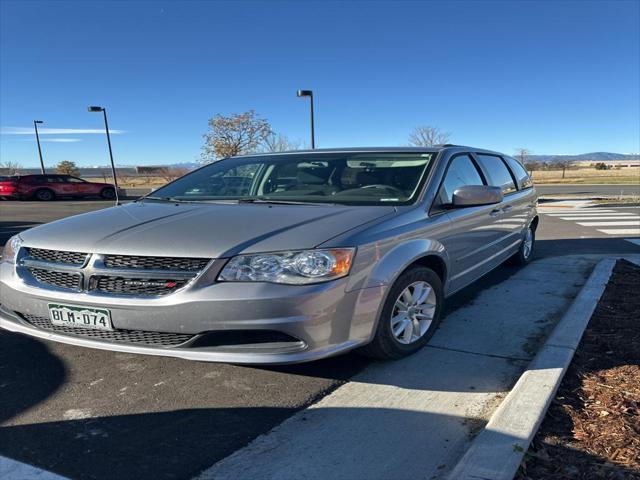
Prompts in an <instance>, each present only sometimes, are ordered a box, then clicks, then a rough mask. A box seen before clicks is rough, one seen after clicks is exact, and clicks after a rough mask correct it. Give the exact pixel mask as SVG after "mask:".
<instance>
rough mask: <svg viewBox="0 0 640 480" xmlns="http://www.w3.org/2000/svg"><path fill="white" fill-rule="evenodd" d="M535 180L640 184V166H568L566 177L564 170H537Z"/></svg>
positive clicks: (534, 174) (537, 181) (543, 182)
mask: <svg viewBox="0 0 640 480" xmlns="http://www.w3.org/2000/svg"><path fill="white" fill-rule="evenodd" d="M533 181H534V182H535V183H537V184H539V185H540V184H545V183H567V184H571V183H576V184H580V183H593V184H596V183H597V184H640V168H638V167H633V168H619V169H617V168H612V169H611V170H596V169H595V168H568V169H567V170H566V171H565V174H564V178H563V177H562V170H535V171H534V172H533Z"/></svg>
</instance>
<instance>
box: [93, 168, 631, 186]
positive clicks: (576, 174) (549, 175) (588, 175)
mask: <svg viewBox="0 0 640 480" xmlns="http://www.w3.org/2000/svg"><path fill="white" fill-rule="evenodd" d="M185 173H186V172H185ZM176 178H177V176H175V175H166V176H158V175H154V176H152V175H144V176H142V175H141V176H119V177H118V184H119V185H120V187H122V188H158V187H160V186H162V185H164V184H166V183H168V182H170V181H172V180H175V179H176ZM92 181H96V182H102V181H106V182H111V177H110V176H108V177H106V178H105V179H102V178H94V179H92ZM533 181H534V182H535V183H536V184H538V185H544V184H549V183H556V184H557V183H563V184H589V183H591V184H603V185H615V184H640V168H638V167H633V168H620V169H615V168H613V169H611V170H596V169H595V168H568V169H567V170H566V171H565V174H564V178H563V177H562V170H534V171H533Z"/></svg>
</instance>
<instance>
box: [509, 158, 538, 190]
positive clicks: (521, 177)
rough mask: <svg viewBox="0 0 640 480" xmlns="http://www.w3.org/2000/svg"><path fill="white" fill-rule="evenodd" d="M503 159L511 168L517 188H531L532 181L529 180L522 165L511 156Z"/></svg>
mask: <svg viewBox="0 0 640 480" xmlns="http://www.w3.org/2000/svg"><path fill="white" fill-rule="evenodd" d="M505 160H506V161H507V163H508V164H509V168H511V171H512V172H513V175H514V176H515V177H516V180H517V181H518V188H520V189H523V188H531V187H532V186H533V182H532V181H531V177H529V174H528V173H527V170H526V169H525V168H524V167H523V166H522V164H521V163H520V162H519V161H517V160H516V159H515V158H511V157H506V158H505Z"/></svg>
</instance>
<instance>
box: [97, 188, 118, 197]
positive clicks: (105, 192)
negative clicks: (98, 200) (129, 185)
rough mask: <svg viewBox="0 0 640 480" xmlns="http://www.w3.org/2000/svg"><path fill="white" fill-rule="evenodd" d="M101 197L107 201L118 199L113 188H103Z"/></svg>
mask: <svg viewBox="0 0 640 480" xmlns="http://www.w3.org/2000/svg"><path fill="white" fill-rule="evenodd" d="M100 196H101V197H102V198H104V199H105V200H113V199H114V198H116V191H115V189H113V188H103V189H102V191H101V192H100Z"/></svg>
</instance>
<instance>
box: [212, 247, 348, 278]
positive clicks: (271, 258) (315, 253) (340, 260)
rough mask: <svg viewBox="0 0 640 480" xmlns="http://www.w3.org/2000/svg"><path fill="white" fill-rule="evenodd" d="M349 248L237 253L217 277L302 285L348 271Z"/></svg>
mask: <svg viewBox="0 0 640 480" xmlns="http://www.w3.org/2000/svg"><path fill="white" fill-rule="evenodd" d="M354 253H355V249H353V248H332V249H328V250H303V251H301V252H300V251H298V252H278V253H261V254H257V255H239V256H237V257H233V258H232V259H231V260H229V262H228V263H227V264H226V265H225V267H224V268H223V269H222V272H220V275H219V276H218V280H219V281H222V282H272V283H286V284H290V285H306V284H309V283H319V282H326V281H328V280H334V279H336V278H340V277H344V276H345V275H348V274H349V269H350V268H351V261H352V260H353V254H354Z"/></svg>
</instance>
